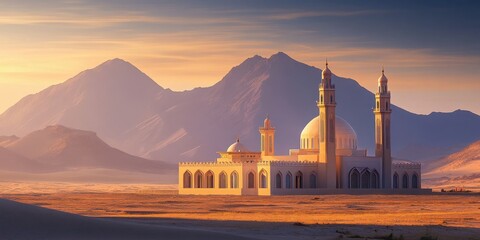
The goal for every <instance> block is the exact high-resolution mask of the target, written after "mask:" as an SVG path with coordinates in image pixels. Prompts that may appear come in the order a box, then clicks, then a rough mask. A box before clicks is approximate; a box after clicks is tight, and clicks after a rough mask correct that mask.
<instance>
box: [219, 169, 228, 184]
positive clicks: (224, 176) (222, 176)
mask: <svg viewBox="0 0 480 240" xmlns="http://www.w3.org/2000/svg"><path fill="white" fill-rule="evenodd" d="M227 186H228V184H227V173H225V172H221V173H220V175H219V176H218V187H219V188H227Z"/></svg>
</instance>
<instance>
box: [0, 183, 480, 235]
mask: <svg viewBox="0 0 480 240" xmlns="http://www.w3.org/2000/svg"><path fill="white" fill-rule="evenodd" d="M0 187H1V190H0V198H5V199H9V200H13V201H17V202H21V203H26V204H31V205H36V206H40V207H45V208H49V209H55V210H59V211H63V212H68V213H74V214H78V215H82V216H88V217H93V218H106V219H113V220H115V221H124V222H135V223H139V224H148V225H158V226H170V227H172V226H173V227H176V228H180V229H181V228H185V229H200V230H206V231H215V232H225V233H231V234H235V235H239V236H244V237H249V238H254V239H272V238H275V239H337V238H347V239H348V238H370V239H402V238H403V239H421V238H422V237H431V239H480V195H479V194H475V193H470V194H452V193H433V194H428V195H308V196H306V195H304V196H192V195H178V194H177V191H176V187H175V186H174V185H155V184H67V183H0ZM388 237H390V238H388ZM392 237H393V238H392Z"/></svg>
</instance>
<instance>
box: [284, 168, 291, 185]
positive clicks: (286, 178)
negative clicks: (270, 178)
mask: <svg viewBox="0 0 480 240" xmlns="http://www.w3.org/2000/svg"><path fill="white" fill-rule="evenodd" d="M285 187H286V188H292V174H291V173H290V172H288V173H287V175H286V176H285Z"/></svg>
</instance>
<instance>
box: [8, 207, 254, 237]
mask: <svg viewBox="0 0 480 240" xmlns="http://www.w3.org/2000/svg"><path fill="white" fill-rule="evenodd" d="M0 213H1V214H0V226H1V228H0V236H1V238H2V239H17V240H23V239H25V240H26V239H70V240H75V239H102V240H103V239H105V240H106V239H116V240H120V239H252V238H246V237H241V236H236V235H232V234H227V233H220V232H213V231H201V230H189V229H186V228H178V227H177V228H176V227H165V226H161V225H151V224H141V223H135V222H125V221H116V220H111V219H98V218H89V217H83V216H79V215H75V214H70V213H64V212H60V211H55V210H50V209H46V208H41V207H37V206H32V205H27V204H22V203H18V202H14V201H10V200H5V199H0Z"/></svg>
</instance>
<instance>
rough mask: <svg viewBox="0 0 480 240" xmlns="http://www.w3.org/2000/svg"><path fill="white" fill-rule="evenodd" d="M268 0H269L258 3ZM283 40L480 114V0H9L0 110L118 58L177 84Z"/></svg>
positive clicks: (217, 74) (358, 76) (358, 75)
mask: <svg viewBox="0 0 480 240" xmlns="http://www.w3.org/2000/svg"><path fill="white" fill-rule="evenodd" d="M259 2H260V3H259ZM279 51H283V52H285V53H287V54H288V55H290V56H291V57H293V58H294V59H296V60H299V61H301V62H304V63H306V64H308V65H313V66H316V67H319V68H323V66H324V61H325V58H326V57H328V59H329V62H330V67H331V69H332V71H333V72H334V73H335V74H337V75H339V76H343V77H349V78H353V79H355V80H357V81H358V82H359V83H360V84H362V85H363V86H364V87H366V88H367V89H369V90H371V91H374V90H375V85H376V79H377V78H378V76H379V74H380V69H381V66H382V65H383V66H385V71H386V74H387V76H388V78H389V79H390V89H391V90H392V91H393V93H392V101H394V103H395V104H397V105H398V106H400V107H403V108H406V109H407V110H409V111H413V112H416V113H425V114H428V113H430V112H431V111H452V110H455V109H459V108H460V109H467V110H471V111H473V112H475V113H477V114H480V1H440V0H435V1H396V2H394V1H278V0H276V1H258V0H255V1H245V0H242V1H224V0H218V1H205V0H204V1H193V0H192V1H179V0H175V1H154V0H152V1H139V0H136V1H128V0H126V1H76V0H65V1H48V0H47V1H33V0H32V1H21V2H18V1H0V111H3V110H5V109H6V108H8V107H9V106H11V105H12V104H14V103H15V102H16V101H18V100H19V99H20V98H21V97H23V96H25V95H27V94H30V93H35V92H38V91H40V90H42V89H44V88H45V87H48V86H50V85H52V84H57V83H60V82H63V81H65V80H67V79H68V78H70V77H73V76H74V75H75V74H77V73H78V72H80V71H82V70H84V69H87V68H92V67H95V66H96V65H98V64H100V63H102V62H104V61H106V60H108V59H112V58H116V57H118V58H122V59H125V60H127V61H129V62H131V63H133V64H134V65H136V66H137V67H138V68H140V69H141V70H142V71H144V72H145V73H146V74H147V75H149V76H150V77H152V78H153V79H154V80H155V81H157V82H158V83H159V84H160V85H161V86H163V87H165V88H171V89H173V90H184V89H192V88H194V87H198V86H210V85H212V84H214V83H216V82H218V81H219V80H221V78H222V77H223V76H224V75H225V74H226V73H227V72H228V71H229V70H230V69H231V68H232V67H233V66H235V65H238V64H240V63H241V62H242V61H243V60H244V59H246V58H248V57H251V56H253V55H255V54H258V55H261V56H264V57H269V56H270V55H272V54H274V53H276V52H279Z"/></svg>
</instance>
